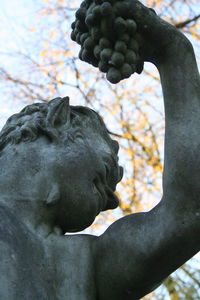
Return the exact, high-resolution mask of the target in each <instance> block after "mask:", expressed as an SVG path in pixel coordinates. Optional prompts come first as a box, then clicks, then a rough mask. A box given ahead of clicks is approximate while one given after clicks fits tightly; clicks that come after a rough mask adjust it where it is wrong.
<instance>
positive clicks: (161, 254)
mask: <svg viewBox="0 0 200 300" xmlns="http://www.w3.org/2000/svg"><path fill="white" fill-rule="evenodd" d="M128 3H129V5H130V8H131V9H132V11H133V12H134V19H135V21H136V22H137V24H138V32H139V34H140V35H141V36H142V38H143V45H142V46H141V50H140V59H141V61H150V62H152V63H154V64H155V65H156V67H157V68H158V70H159V73H160V77H161V84H162V89H163V96H164V102H165V116H166V130H165V160H164V174H163V197H162V200H161V201H160V203H159V204H158V205H157V206H156V207H154V208H153V209H152V210H151V211H149V212H142V213H137V214H132V215H129V216H126V217H123V218H121V219H119V220H118V221H116V222H115V223H113V224H112V225H111V226H110V227H109V228H108V229H107V230H106V231H105V233H104V234H102V235H101V236H99V237H97V236H93V235H79V234H77V235H64V233H66V232H76V231H80V230H82V229H84V228H86V227H88V226H89V225H90V224H91V223H92V222H93V220H94V219H95V217H96V216H97V215H98V214H99V213H100V211H102V210H106V209H109V208H115V207H117V205H118V199H117V198H116V196H115V195H114V191H115V187H116V184H117V183H118V182H119V181H120V179H121V177H122V168H121V167H119V166H118V163H117V152H118V144H117V142H115V141H113V140H112V139H111V138H110V137H109V135H108V133H107V129H106V127H105V125H104V123H103V121H102V120H101V118H100V117H99V116H98V114H97V113H95V112H94V111H92V110H90V109H88V108H84V107H80V106H74V107H73V106H69V103H68V98H67V97H66V98H63V99H62V98H56V99H53V100H52V101H50V102H49V103H37V104H33V105H30V106H27V107H25V108H24V109H23V110H22V111H21V112H20V113H19V114H16V115H13V116H12V117H11V118H9V120H8V121H7V123H6V125H5V126H4V128H3V130H2V132H1V135H0V165H1V177H0V190H1V197H0V257H1V259H0V274H1V275H0V278H1V280H0V299H3V300H21V299H25V300H28V299H41V300H47V299H49V300H50V299H52V300H55V299H57V300H63V299H67V300H97V299H98V300H122V299H123V300H124V299H127V300H128V299H130V300H134V299H140V298H141V297H143V296H144V295H146V294H147V293H149V292H151V291H152V290H153V289H155V288H156V287H157V286H158V285H159V284H160V283H162V281H163V280H164V279H165V278H166V277H167V276H168V275H169V274H170V273H172V272H173V271H174V270H176V269H177V268H178V267H179V266H181V265H182V264H183V263H184V262H185V261H187V260H188V259H190V258H191V257H192V256H193V255H194V254H196V253H197V252H198V251H199V250H200V200H199V192H200V185H199V177H200V168H199V165H200V152H199V145H200V135H199V132H200V118H199V115H200V78H199V73H198V69H197V65H196V60H195V55H194V51H193V47H192V45H191V43H190V42H189V41H188V39H187V38H186V37H185V36H184V35H183V34H182V33H181V32H179V31H178V30H177V29H176V28H175V27H173V26H172V25H170V24H168V23H167V22H165V21H163V20H162V19H160V18H159V17H158V16H157V15H156V14H155V13H154V12H153V11H152V10H150V9H148V8H146V7H145V6H143V5H142V4H141V3H140V2H138V1H136V0H133V1H129V2H128ZM140 65H141V62H140Z"/></svg>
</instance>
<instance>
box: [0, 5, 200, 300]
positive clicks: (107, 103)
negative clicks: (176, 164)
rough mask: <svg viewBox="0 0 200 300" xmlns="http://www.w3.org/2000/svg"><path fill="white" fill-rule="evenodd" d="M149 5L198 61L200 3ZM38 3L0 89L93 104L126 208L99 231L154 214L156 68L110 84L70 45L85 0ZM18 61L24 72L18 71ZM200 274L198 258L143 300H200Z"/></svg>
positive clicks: (159, 130) (158, 165) (158, 126)
mask: <svg viewBox="0 0 200 300" xmlns="http://www.w3.org/2000/svg"><path fill="white" fill-rule="evenodd" d="M143 3H144V4H145V5H147V6H149V7H152V8H154V9H155V10H156V12H157V13H158V14H159V15H160V16H161V17H162V18H165V19H166V20H168V21H170V22H171V23H172V24H174V25H175V26H176V27H177V28H179V29H180V30H182V31H183V32H184V33H185V34H186V35H187V36H188V38H189V39H191V40H192V43H193V45H194V48H195V50H196V55H197V59H198V57H199V53H198V48H197V44H198V40H199V36H200V35H199V33H200V29H199V23H198V21H199V19H200V11H199V12H198V1H197V0H196V1H192V0H186V1H184V0H179V1H173V0H172V1H171V0H167V1H158V0H155V1H153V0H146V1H143ZM35 5H36V7H37V12H36V15H37V16H38V24H37V25H35V27H33V26H30V28H28V29H27V35H28V38H27V40H26V43H28V46H26V47H24V48H23V49H22V50H20V51H17V52H16V51H15V53H12V50H11V51H9V53H7V54H8V55H9V57H10V56H11V55H12V58H10V60H11V64H10V65H9V66H7V67H6V66H4V65H3V63H2V65H1V66H0V76H1V81H2V87H4V88H6V92H7V95H8V97H14V98H15V99H18V101H24V102H26V103H31V102H34V101H48V100H50V99H51V98H53V97H57V96H63V95H69V96H70V97H71V103H72V104H82V105H88V106H90V107H92V108H94V109H95V110H96V111H98V112H99V113H100V115H101V116H102V117H103V118H104V120H105V122H106V124H107V126H108V130H109V131H110V133H111V135H112V136H113V138H114V139H117V140H118V141H119V143H120V147H121V152H120V160H121V164H122V165H123V166H124V169H125V174H124V179H123V180H122V182H121V184H120V185H119V188H118V191H117V193H118V194H119V195H120V198H121V199H122V201H121V203H120V209H118V210H116V211H113V212H111V211H109V212H105V213H102V214H101V216H100V217H99V218H98V219H97V222H96V223H95V224H94V227H93V228H94V229H96V228H100V227H101V228H105V226H104V224H105V223H106V224H109V223H111V222H113V221H114V220H115V219H116V218H119V216H122V215H126V214H129V213H131V212H136V211H141V210H148V209H150V208H151V207H152V206H153V205H155V203H157V202H158V201H159V200H160V198H161V193H162V187H161V174H162V162H163V154H162V153H163V134H164V115H163V104H162V100H161V97H162V95H161V90H160V85H159V77H158V73H157V71H156V69H155V68H154V67H152V66H151V65H147V66H146V67H145V70H144V72H143V75H142V76H138V75H133V76H132V77H131V79H129V80H125V81H122V82H121V83H119V84H117V85H111V84H110V83H108V81H107V80H106V79H105V76H104V75H103V74H102V73H100V72H99V71H98V70H97V69H94V68H93V67H91V66H90V65H87V64H86V63H83V62H81V61H80V60H79V59H78V57H77V55H78V51H79V47H78V46H77V45H75V43H73V42H72V41H71V40H70V32H71V30H70V24H71V22H72V21H73V19H74V13H75V11H76V9H77V8H78V6H79V5H80V1H78V0H77V1H68V2H67V5H66V1H64V0H44V1H42V0H37V1H35ZM26 45H27V44H26ZM4 55H5V54H4ZM2 57H3V56H2ZM13 63H16V64H17V65H18V68H13ZM141 78H142V79H141ZM102 95H103V96H102ZM94 229H92V230H94ZM197 270H198V269H197V268H195V260H194V261H193V262H191V263H187V264H186V265H184V266H183V267H182V268H181V269H180V270H179V271H177V272H175V273H174V274H172V275H171V276H170V277H168V278H167V279H166V280H165V282H164V284H163V286H162V287H161V288H159V290H158V292H154V293H152V294H151V295H149V296H146V297H145V299H163V298H164V297H165V296H166V295H168V297H169V298H170V299H172V300H174V299H197V298H198V290H199V285H200V283H199V282H200V281H199V280H200V274H199V273H198V271H197Z"/></svg>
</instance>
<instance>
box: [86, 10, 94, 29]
mask: <svg viewBox="0 0 200 300" xmlns="http://www.w3.org/2000/svg"><path fill="white" fill-rule="evenodd" d="M95 23H96V19H95V16H94V15H93V14H92V13H90V14H88V15H87V17H86V18H85V24H86V25H87V26H88V27H89V28H90V27H91V26H92V25H94V24H95Z"/></svg>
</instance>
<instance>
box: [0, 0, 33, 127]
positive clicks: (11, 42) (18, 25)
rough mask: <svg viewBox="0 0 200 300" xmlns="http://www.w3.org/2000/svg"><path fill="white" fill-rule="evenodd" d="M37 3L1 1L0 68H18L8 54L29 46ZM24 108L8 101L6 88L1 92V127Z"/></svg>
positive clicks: (17, 0) (10, 100)
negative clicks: (28, 30)
mask: <svg viewBox="0 0 200 300" xmlns="http://www.w3.org/2000/svg"><path fill="white" fill-rule="evenodd" d="M36 10H37V1H34V0H28V1H26V0H9V1H7V0H0V28H1V30H0V54H1V56H0V57H1V61H0V66H2V65H3V66H6V67H8V66H10V65H11V64H12V66H11V67H12V68H13V67H14V68H17V67H18V66H17V65H14V64H13V62H11V59H10V57H9V55H8V53H10V52H13V51H22V52H23V49H24V47H27V46H28V39H29V37H27V34H26V32H27V31H26V28H28V27H30V24H33V26H34V23H36V21H37V20H36V18H35V16H36V15H35V11H36ZM23 106H24V104H23V103H21V104H20V103H19V102H16V101H14V99H7V97H6V88H5V89H4V88H3V89H2V90H1V97H0V127H2V125H3V124H4V123H5V121H6V119H7V118H8V117H9V116H10V115H11V114H13V113H15V112H17V111H19V110H20V109H21V108H22V107H23Z"/></svg>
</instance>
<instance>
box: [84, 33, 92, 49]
mask: <svg viewBox="0 0 200 300" xmlns="http://www.w3.org/2000/svg"><path fill="white" fill-rule="evenodd" d="M83 46H84V48H85V49H87V50H90V49H92V48H93V47H94V46H95V43H94V40H93V39H92V38H91V36H89V37H88V38H87V39H86V40H85V41H84V44H83Z"/></svg>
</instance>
